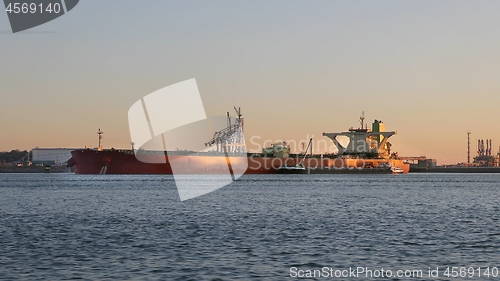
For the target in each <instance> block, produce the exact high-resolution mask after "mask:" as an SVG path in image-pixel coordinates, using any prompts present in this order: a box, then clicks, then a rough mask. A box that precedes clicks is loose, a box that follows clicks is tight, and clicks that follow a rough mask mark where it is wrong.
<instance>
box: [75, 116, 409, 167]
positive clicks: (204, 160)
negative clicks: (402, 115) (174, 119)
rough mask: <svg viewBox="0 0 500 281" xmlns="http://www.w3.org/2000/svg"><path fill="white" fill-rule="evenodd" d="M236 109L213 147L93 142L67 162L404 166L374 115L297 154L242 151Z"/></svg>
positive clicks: (277, 148) (280, 149)
mask: <svg viewBox="0 0 500 281" xmlns="http://www.w3.org/2000/svg"><path fill="white" fill-rule="evenodd" d="M237 113H238V118H237V119H236V122H234V123H233V124H231V123H229V126H227V127H226V128H225V129H223V130H221V131H218V132H216V133H215V134H214V135H213V138H212V139H211V140H210V141H208V142H206V143H205V145H206V146H208V147H212V148H213V150H212V151H203V152H195V151H188V150H176V151H147V150H141V149H134V148H133V149H131V150H116V149H102V148H101V145H100V143H99V147H98V149H81V150H74V151H72V158H71V159H70V160H69V161H68V166H69V167H73V166H75V173H77V174H226V173H228V171H229V172H230V173H231V174H232V175H233V174H240V175H241V174H243V173H245V174H274V173H283V172H284V171H285V172H288V171H290V172H298V173H310V174H325V173H386V172H387V173H408V171H409V165H408V164H405V163H403V161H402V160H399V159H398V158H397V154H396V153H391V144H390V143H389V142H388V139H389V137H391V136H392V135H394V134H395V133H396V132H394V131H392V132H386V131H385V129H384V124H383V123H382V121H378V120H375V121H374V122H373V124H372V128H371V129H368V128H367V126H365V127H364V126H363V124H364V123H363V122H364V116H362V117H361V118H360V120H361V122H360V123H361V127H360V128H357V129H354V128H350V129H349V130H348V131H347V132H340V133H323V136H325V137H328V138H330V139H331V140H332V142H333V143H334V144H335V146H336V147H337V150H338V152H337V153H335V154H329V153H325V154H312V151H311V153H307V151H308V150H309V149H306V151H305V152H303V153H301V154H291V153H290V146H289V145H287V143H286V142H282V143H276V144H273V145H272V146H271V147H268V148H264V149H262V152H258V153H247V152H246V151H245V150H244V137H243V118H241V114H240V112H239V111H238V110H237ZM98 134H99V140H100V139H101V134H102V132H101V131H100V130H99V132H98ZM340 136H343V137H344V139H345V137H347V139H348V141H347V144H341V141H339V139H338V137H340ZM311 141H312V140H311ZM310 143H311V142H310ZM308 147H309V146H308ZM311 150H312V148H311ZM293 167H300V169H296V168H293ZM302 171H304V172H302ZM396 171H397V172H396Z"/></svg>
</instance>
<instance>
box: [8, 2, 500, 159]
mask: <svg viewBox="0 0 500 281" xmlns="http://www.w3.org/2000/svg"><path fill="white" fill-rule="evenodd" d="M499 8H500V2H498V1H480V2H472V1H376V2H374V1H308V2H304V1H210V2H209V1H144V2H137V1H128V0H127V1H125V0H124V1H105V2H102V1H92V0H87V1H80V3H79V4H78V5H77V6H76V7H75V8H74V9H73V10H71V11H70V12H69V13H67V14H66V15H64V16H61V17H60V18H58V19H56V20H53V21H51V22H49V23H46V24H44V25H41V26H38V27H35V28H33V29H30V30H27V31H24V32H20V33H16V34H12V33H11V30H10V25H9V22H8V18H7V14H6V13H5V11H3V12H0V41H1V46H2V47H1V48H2V52H1V53H0V61H1V62H2V63H1V66H0V82H1V85H2V86H1V91H0V97H1V98H2V103H1V104H0V119H1V120H2V121H1V123H0V124H1V130H2V134H1V138H0V151H10V150H13V149H20V150H30V149H32V148H34V147H96V146H97V130H98V129H99V128H100V129H101V130H102V131H103V132H104V136H103V146H104V147H105V148H111V147H114V148H130V134H129V129H128V120H127V113H128V109H129V108H130V106H131V105H132V104H133V103H135V102H136V101H137V100H139V99H140V98H142V97H143V96H145V95H148V94H150V93H152V92H154V91H155V90H158V89H160V88H163V87H166V86H169V85H172V84H175V83H177V82H181V81H184V80H187V79H191V78H196V81H197V84H198V88H199V90H200V94H201V95H202V99H203V102H204V105H205V110H206V113H207V115H209V116H224V115H225V113H226V112H227V111H229V112H230V113H231V114H232V116H235V114H234V109H233V106H236V107H241V109H242V114H243V117H244V118H245V136H246V140H247V144H250V138H251V137H252V136H259V137H260V138H261V139H262V140H263V141H264V140H272V141H277V140H295V141H296V142H301V141H306V142H307V140H308V138H310V137H313V138H314V139H315V140H321V139H325V140H326V141H329V140H328V139H327V138H326V137H323V136H322V133H323V132H342V131H346V130H347V129H348V128H350V127H358V125H359V123H358V122H359V116H360V115H361V112H362V111H364V112H365V116H366V120H365V122H366V123H368V124H369V126H370V124H371V122H372V121H373V120H374V119H378V120H382V121H384V123H385V127H386V130H388V131H397V135H395V136H393V137H391V139H390V142H391V143H392V144H393V146H392V150H393V151H397V152H398V153H399V155H400V156H421V155H425V156H426V157H428V158H434V159H437V161H438V164H451V163H457V162H466V161H467V132H468V131H470V132H471V158H472V157H474V156H475V155H476V150H477V140H478V139H492V142H493V149H492V151H493V153H494V154H496V153H497V152H498V148H499V146H500V132H499V131H497V130H495V129H496V128H497V125H495V124H496V118H497V116H498V115H497V114H496V113H495V112H497V107H498V105H497V104H498V103H499V101H500V95H499V94H500V83H499V82H498V76H499V75H498V74H500V54H499V52H498V50H500V33H499V32H498V31H497V28H498V26H500V18H499V17H498V12H497V11H498V10H499ZM172 106H175V105H172ZM165 110H168V108H165ZM203 141H206V140H203ZM252 146H253V145H249V146H248V149H249V150H253V147H252ZM315 152H317V153H323V151H317V150H316V151H315Z"/></svg>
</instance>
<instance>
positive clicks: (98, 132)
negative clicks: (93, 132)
mask: <svg viewBox="0 0 500 281" xmlns="http://www.w3.org/2000/svg"><path fill="white" fill-rule="evenodd" d="M102 134H104V132H103V131H101V128H99V130H98V131H97V135H98V136H99V146H98V147H97V150H98V151H102V146H101V139H102Z"/></svg>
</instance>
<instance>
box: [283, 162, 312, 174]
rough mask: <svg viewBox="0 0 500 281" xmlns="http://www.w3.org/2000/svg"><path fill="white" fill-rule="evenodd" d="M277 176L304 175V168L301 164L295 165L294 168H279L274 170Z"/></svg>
mask: <svg viewBox="0 0 500 281" xmlns="http://www.w3.org/2000/svg"><path fill="white" fill-rule="evenodd" d="M276 173H278V174H305V173H306V168H305V167H304V165H302V164H296V165H294V166H281V167H279V168H277V169H276Z"/></svg>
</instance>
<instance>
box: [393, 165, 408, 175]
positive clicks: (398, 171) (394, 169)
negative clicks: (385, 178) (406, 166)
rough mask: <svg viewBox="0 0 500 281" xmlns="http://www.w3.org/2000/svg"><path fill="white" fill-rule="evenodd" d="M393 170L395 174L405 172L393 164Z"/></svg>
mask: <svg viewBox="0 0 500 281" xmlns="http://www.w3.org/2000/svg"><path fill="white" fill-rule="evenodd" d="M391 171H392V173H393V174H403V173H404V172H405V171H404V170H403V169H402V168H400V167H396V166H392V167H391Z"/></svg>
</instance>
